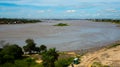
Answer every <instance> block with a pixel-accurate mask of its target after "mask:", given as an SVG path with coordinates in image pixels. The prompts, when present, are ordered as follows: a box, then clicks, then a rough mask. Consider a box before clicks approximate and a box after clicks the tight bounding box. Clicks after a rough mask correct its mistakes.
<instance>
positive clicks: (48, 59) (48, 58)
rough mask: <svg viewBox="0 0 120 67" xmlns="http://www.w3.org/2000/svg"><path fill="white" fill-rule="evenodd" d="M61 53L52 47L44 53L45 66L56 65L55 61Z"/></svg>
mask: <svg viewBox="0 0 120 67" xmlns="http://www.w3.org/2000/svg"><path fill="white" fill-rule="evenodd" d="M58 56H59V54H58V53H57V51H56V49H55V48H50V49H49V50H47V51H45V52H43V53H42V60H43V62H42V64H43V66H44V67H55V64H54V62H55V61H56V60H58Z"/></svg>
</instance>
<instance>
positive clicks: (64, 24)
mask: <svg viewBox="0 0 120 67" xmlns="http://www.w3.org/2000/svg"><path fill="white" fill-rule="evenodd" d="M54 26H68V24H66V23H58V24H56V25H54Z"/></svg>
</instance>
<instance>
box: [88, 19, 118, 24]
mask: <svg viewBox="0 0 120 67" xmlns="http://www.w3.org/2000/svg"><path fill="white" fill-rule="evenodd" d="M87 20H91V21H95V22H112V23H117V24H120V19H87Z"/></svg>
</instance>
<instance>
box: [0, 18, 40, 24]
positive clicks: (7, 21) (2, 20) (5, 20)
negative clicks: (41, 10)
mask: <svg viewBox="0 0 120 67" xmlns="http://www.w3.org/2000/svg"><path fill="white" fill-rule="evenodd" d="M36 22H41V20H34V19H11V18H0V24H24V23H36Z"/></svg>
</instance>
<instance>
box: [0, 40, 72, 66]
mask: <svg viewBox="0 0 120 67" xmlns="http://www.w3.org/2000/svg"><path fill="white" fill-rule="evenodd" d="M25 42H26V45H25V46H23V50H22V48H21V47H19V46H18V45H16V44H9V43H8V44H4V46H3V48H0V67H66V66H68V65H70V64H71V63H72V61H73V58H71V57H70V56H65V55H63V54H59V53H58V51H57V50H56V49H55V48H50V49H48V50H47V47H46V46H45V45H41V46H40V47H36V44H35V43H34V40H33V39H27V40H26V41H25ZM23 51H24V53H25V54H23ZM26 53H27V54H26ZM28 54H29V55H28ZM35 54H40V55H38V56H41V59H42V61H43V62H42V63H40V64H38V63H36V62H35V60H38V59H39V58H37V59H36V57H33V55H34V56H35ZM59 55H62V56H65V57H64V58H63V57H62V58H60V57H59Z"/></svg>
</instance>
